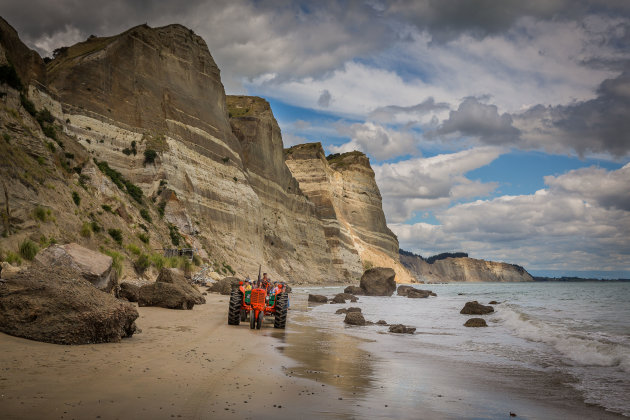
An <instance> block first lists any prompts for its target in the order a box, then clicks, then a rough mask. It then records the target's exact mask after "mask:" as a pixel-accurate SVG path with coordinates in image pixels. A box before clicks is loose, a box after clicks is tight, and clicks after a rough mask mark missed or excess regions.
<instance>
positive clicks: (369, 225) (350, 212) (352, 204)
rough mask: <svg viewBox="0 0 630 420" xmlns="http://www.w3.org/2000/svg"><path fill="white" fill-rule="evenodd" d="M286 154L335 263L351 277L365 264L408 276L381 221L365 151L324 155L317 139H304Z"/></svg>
mask: <svg viewBox="0 0 630 420" xmlns="http://www.w3.org/2000/svg"><path fill="white" fill-rule="evenodd" d="M285 158H286V163H287V165H288V167H289V169H290V170H291V172H292V173H293V176H294V177H295V178H296V179H297V180H298V182H299V184H300V189H301V190H302V191H303V192H304V194H306V196H308V197H309V199H310V200H311V201H312V202H313V204H314V205H315V208H316V211H317V214H318V216H319V218H320V219H321V220H322V222H323V223H324V226H325V234H326V239H327V241H328V244H329V246H330V249H331V251H332V252H333V254H334V259H333V264H335V266H336V267H338V268H339V269H345V270H348V271H349V272H350V273H349V274H350V276H352V277H356V276H357V275H360V273H361V272H363V269H364V268H369V267H372V266H380V267H391V268H393V269H394V270H395V271H396V274H397V276H396V281H399V282H411V281H413V278H412V277H411V276H410V274H409V273H408V271H407V270H406V269H405V268H404V267H403V266H401V264H400V262H399V258H398V239H397V238H396V235H394V234H393V233H392V231H391V230H389V228H388V227H387V224H386V222H385V215H384V213H383V209H382V206H381V194H380V192H379V189H378V186H377V185H376V181H375V179H374V171H372V168H371V167H370V162H369V159H368V158H367V156H365V155H364V154H363V153H361V152H351V153H344V154H341V155H334V156H331V157H330V159H327V158H326V156H325V154H324V150H323V148H322V146H321V144H320V143H308V144H302V145H297V146H293V147H291V148H289V149H287V150H286V151H285ZM342 267H343V268H342Z"/></svg>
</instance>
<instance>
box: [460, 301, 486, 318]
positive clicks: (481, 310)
mask: <svg viewBox="0 0 630 420" xmlns="http://www.w3.org/2000/svg"><path fill="white" fill-rule="evenodd" d="M492 312H494V308H493V307H492V306H486V305H482V304H480V303H479V302H477V301H476V300H475V301H472V302H466V304H465V305H464V307H463V308H462V310H461V311H460V312H459V313H460V314H464V315H486V314H489V313H492Z"/></svg>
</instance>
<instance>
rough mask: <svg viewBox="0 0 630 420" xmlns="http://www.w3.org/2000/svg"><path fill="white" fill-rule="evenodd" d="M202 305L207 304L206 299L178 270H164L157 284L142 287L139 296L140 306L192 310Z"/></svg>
mask: <svg viewBox="0 0 630 420" xmlns="http://www.w3.org/2000/svg"><path fill="white" fill-rule="evenodd" d="M202 303H206V298H204V297H203V295H202V294H201V293H199V290H197V288H196V287H195V286H193V285H191V284H190V283H188V281H187V280H186V278H185V277H184V273H183V271H181V270H179V269H177V268H163V269H162V270H161V271H160V274H159V276H158V278H157V280H156V281H155V283H153V284H147V285H145V286H142V287H141V288H140V293H139V296H138V305H139V306H159V307H162V308H168V309H192V308H193V306H195V304H197V305H199V304H202Z"/></svg>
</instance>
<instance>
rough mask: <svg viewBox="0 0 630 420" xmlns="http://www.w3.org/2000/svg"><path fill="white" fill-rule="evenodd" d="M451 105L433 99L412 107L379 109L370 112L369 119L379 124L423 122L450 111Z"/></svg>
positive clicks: (395, 106)
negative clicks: (430, 117)
mask: <svg viewBox="0 0 630 420" xmlns="http://www.w3.org/2000/svg"><path fill="white" fill-rule="evenodd" d="M449 108H450V106H449V104H447V103H445V102H437V103H436V102H435V99H433V98H427V99H425V100H424V101H422V102H420V103H418V104H416V105H411V106H399V105H388V106H383V107H378V108H376V109H375V110H374V111H372V112H370V113H369V114H368V116H367V118H368V119H369V120H371V121H376V122H379V123H385V124H387V123H400V122H406V123H409V122H416V121H421V120H422V118H423V117H424V116H426V115H431V116H435V115H436V114H437V113H440V112H442V111H445V110H448V109H449Z"/></svg>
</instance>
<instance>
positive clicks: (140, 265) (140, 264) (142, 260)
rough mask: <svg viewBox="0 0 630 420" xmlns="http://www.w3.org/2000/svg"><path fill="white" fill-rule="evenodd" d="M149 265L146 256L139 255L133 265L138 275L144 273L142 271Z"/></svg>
mask: <svg viewBox="0 0 630 420" xmlns="http://www.w3.org/2000/svg"><path fill="white" fill-rule="evenodd" d="M150 265H151V261H150V260H149V257H148V256H147V254H142V255H140V256H139V257H138V258H137V259H136V261H135V262H134V263H133V266H134V268H135V269H136V271H137V272H138V273H140V274H142V273H144V271H145V270H146V269H147V268H149V266H150Z"/></svg>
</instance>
